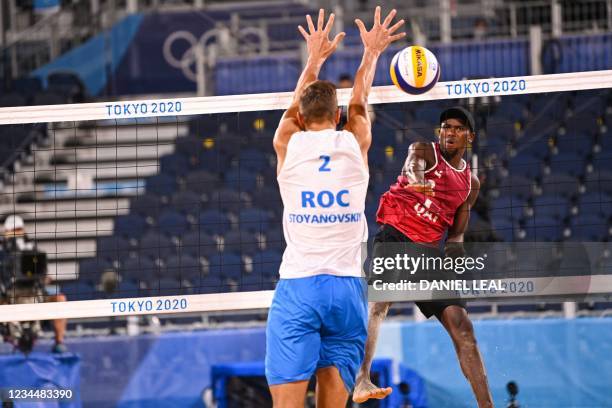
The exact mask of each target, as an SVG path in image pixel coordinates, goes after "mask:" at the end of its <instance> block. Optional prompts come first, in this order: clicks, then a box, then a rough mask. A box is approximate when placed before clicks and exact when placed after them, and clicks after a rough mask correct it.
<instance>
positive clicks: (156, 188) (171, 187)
mask: <svg viewBox="0 0 612 408" xmlns="http://www.w3.org/2000/svg"><path fill="white" fill-rule="evenodd" d="M146 188H147V192H150V193H153V194H157V195H159V196H170V195H172V193H174V192H175V191H176V179H175V178H174V177H172V176H169V175H167V174H158V175H156V176H151V177H148V178H147V181H146Z"/></svg>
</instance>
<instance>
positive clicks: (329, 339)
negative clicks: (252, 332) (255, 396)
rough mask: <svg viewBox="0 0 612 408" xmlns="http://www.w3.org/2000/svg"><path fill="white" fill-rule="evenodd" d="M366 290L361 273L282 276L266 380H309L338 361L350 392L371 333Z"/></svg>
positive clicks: (274, 304)
mask: <svg viewBox="0 0 612 408" xmlns="http://www.w3.org/2000/svg"><path fill="white" fill-rule="evenodd" d="M366 290H367V289H366V283H365V280H364V279H362V278H353V277H340V276H333V275H317V276H312V277H308V278H299V279H281V280H280V281H279V282H278V284H277V285H276V291H275V293H274V299H273V301H272V306H271V308H270V312H269V314H268V325H267V328H266V378H267V380H268V384H269V385H277V384H284V383H289V382H295V381H301V380H309V379H310V377H312V375H313V374H314V373H315V372H316V370H318V369H319V368H324V367H330V366H335V367H336V368H337V369H338V371H339V372H340V375H341V377H342V380H343V381H344V385H345V386H346V388H347V390H348V391H349V393H350V392H351V391H352V389H353V387H354V385H355V376H356V375H357V370H358V369H359V366H360V365H361V362H362V360H363V356H364V352H365V342H366V337H367V333H368V330H367V320H368V306H367V296H366Z"/></svg>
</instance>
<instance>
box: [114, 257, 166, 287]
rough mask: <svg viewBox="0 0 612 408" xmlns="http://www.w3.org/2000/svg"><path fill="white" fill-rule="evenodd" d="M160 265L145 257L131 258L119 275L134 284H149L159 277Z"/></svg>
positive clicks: (123, 263)
mask: <svg viewBox="0 0 612 408" xmlns="http://www.w3.org/2000/svg"><path fill="white" fill-rule="evenodd" d="M159 273H160V272H159V267H158V265H157V264H156V263H155V262H154V261H153V260H151V259H149V258H147V257H144V256H137V257H130V258H127V259H125V260H124V261H123V262H122V263H121V266H120V267H119V274H120V275H121V276H122V277H123V279H124V280H125V279H129V280H132V281H134V282H148V281H151V280H153V279H155V278H156V276H158V275H159Z"/></svg>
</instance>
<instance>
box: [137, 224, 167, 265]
mask: <svg viewBox="0 0 612 408" xmlns="http://www.w3.org/2000/svg"><path fill="white" fill-rule="evenodd" d="M138 254H139V255H141V256H146V257H149V258H151V259H166V258H168V257H169V256H171V255H174V254H176V245H174V244H173V243H172V241H171V240H170V238H168V237H166V236H165V235H164V234H162V233H161V232H160V231H157V230H149V231H148V232H146V233H145V234H144V235H143V236H142V237H141V238H140V242H139V245H138Z"/></svg>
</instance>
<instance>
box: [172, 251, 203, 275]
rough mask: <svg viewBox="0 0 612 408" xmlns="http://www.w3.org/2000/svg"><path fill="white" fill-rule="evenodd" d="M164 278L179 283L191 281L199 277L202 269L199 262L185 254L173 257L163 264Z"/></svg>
mask: <svg viewBox="0 0 612 408" xmlns="http://www.w3.org/2000/svg"><path fill="white" fill-rule="evenodd" d="M164 271H165V274H164V276H166V277H170V278H173V279H177V280H179V281H182V280H188V281H193V280H195V279H197V278H199V277H200V275H201V272H202V269H201V266H200V261H199V260H198V259H197V258H194V257H192V256H190V255H187V254H181V255H173V256H171V257H169V258H168V259H167V260H166V262H165V269H164ZM194 278H195V279H194Z"/></svg>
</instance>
